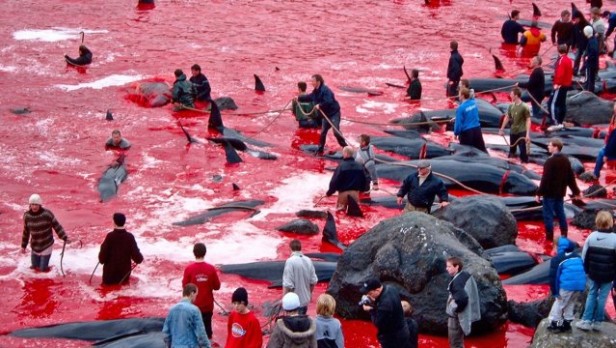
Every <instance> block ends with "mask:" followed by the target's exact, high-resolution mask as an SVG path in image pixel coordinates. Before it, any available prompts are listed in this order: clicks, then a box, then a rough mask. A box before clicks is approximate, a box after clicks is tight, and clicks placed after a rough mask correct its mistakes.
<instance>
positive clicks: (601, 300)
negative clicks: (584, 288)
mask: <svg viewBox="0 0 616 348" xmlns="http://www.w3.org/2000/svg"><path fill="white" fill-rule="evenodd" d="M588 284H589V285H590V289H589V290H588V297H586V305H585V306H584V314H582V320H587V321H591V322H595V323H600V322H602V321H603V320H604V319H605V301H607V295H609V293H610V290H611V289H612V282H607V283H599V282H596V281H594V280H592V279H588Z"/></svg>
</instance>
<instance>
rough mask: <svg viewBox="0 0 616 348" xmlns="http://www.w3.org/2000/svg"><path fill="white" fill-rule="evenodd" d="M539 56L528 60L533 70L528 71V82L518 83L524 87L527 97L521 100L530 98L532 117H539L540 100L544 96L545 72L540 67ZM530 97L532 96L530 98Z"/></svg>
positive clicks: (540, 113)
mask: <svg viewBox="0 0 616 348" xmlns="http://www.w3.org/2000/svg"><path fill="white" fill-rule="evenodd" d="M541 63H542V60H541V57H540V56H534V57H533V59H532V60H531V62H530V67H531V68H532V69H533V71H532V72H531V73H530V76H529V78H528V82H521V83H518V84H517V85H518V87H520V88H526V90H527V91H528V95H529V98H528V99H526V98H524V97H523V98H522V101H525V102H528V101H529V100H530V102H531V105H532V111H533V117H535V118H539V117H540V116H541V115H542V114H543V112H542V111H541V102H542V101H543V98H544V97H545V74H544V73H543V68H542V67H541ZM530 97H532V98H530Z"/></svg>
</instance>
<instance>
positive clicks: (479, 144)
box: [458, 127, 488, 152]
mask: <svg viewBox="0 0 616 348" xmlns="http://www.w3.org/2000/svg"><path fill="white" fill-rule="evenodd" d="M458 138H459V139H460V144H462V145H469V146H473V147H476V148H477V149H479V150H481V151H483V152H488V150H486V144H485V143H484V142H483V134H481V127H475V128H471V129H467V130H465V131H463V132H462V133H460V135H459V136H458Z"/></svg>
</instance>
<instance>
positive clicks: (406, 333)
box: [21, 7, 616, 348]
mask: <svg viewBox="0 0 616 348" xmlns="http://www.w3.org/2000/svg"><path fill="white" fill-rule="evenodd" d="M590 13H591V20H590V21H587V20H586V19H585V18H584V16H583V14H581V13H579V12H574V13H573V14H572V13H570V12H569V11H568V10H564V11H563V12H562V13H561V18H560V19H559V20H557V21H556V22H555V23H554V25H553V27H552V31H551V35H550V38H551V42H552V44H553V45H557V47H558V53H559V57H558V58H557V60H556V63H555V69H554V78H553V93H552V95H551V96H550V98H549V101H548V104H549V110H545V109H543V108H542V106H541V102H542V100H543V98H544V86H545V77H544V72H543V69H542V58H541V56H540V55H538V53H539V50H540V47H541V44H542V42H545V41H547V36H546V35H545V34H543V33H542V32H541V30H540V28H539V26H538V24H537V23H536V22H533V23H532V24H531V26H530V28H529V29H525V28H524V27H523V26H522V25H520V24H519V23H518V22H517V21H518V20H519V14H520V13H519V11H517V10H514V11H512V12H511V16H510V19H508V20H507V21H506V22H505V23H504V24H503V26H502V30H501V34H502V37H503V40H504V42H505V43H507V44H515V45H517V44H519V45H521V46H523V47H524V49H525V50H529V51H532V52H533V54H534V57H533V58H532V60H531V68H532V69H533V70H532V73H531V75H530V78H529V80H528V82H526V83H519V84H518V87H515V88H513V90H512V92H511V99H512V104H511V105H510V106H509V108H508V110H507V112H506V114H505V117H504V121H503V123H502V127H501V129H500V132H499V133H500V134H501V135H502V134H504V128H505V127H506V125H507V124H508V123H509V122H510V121H511V131H510V138H509V140H510V143H511V145H512V147H511V148H510V153H509V157H514V156H516V153H517V149H519V152H520V160H521V162H522V163H528V152H527V144H528V143H530V119H531V114H532V116H533V117H540V115H542V114H544V113H547V114H548V115H549V116H550V118H551V120H552V122H553V123H554V124H555V125H562V124H563V122H564V117H565V115H566V94H567V92H568V91H569V90H570V89H571V87H572V83H573V82H572V81H573V77H574V76H576V75H578V74H579V64H580V62H581V61H582V60H583V62H584V65H583V68H582V71H584V73H585V76H586V80H585V85H584V87H585V89H586V90H588V91H590V92H594V85H595V79H596V76H597V72H598V66H599V55H600V54H602V53H603V52H604V51H605V40H607V38H608V37H609V36H610V35H611V34H612V32H613V31H614V29H615V28H616V13H611V12H609V11H603V12H601V9H600V8H598V7H593V8H591V10H590ZM602 18H605V19H607V21H608V24H609V26H608V28H607V30H606V28H605V24H604V23H603V19H602ZM614 41H615V45H616V37H615V38H614ZM449 47H450V50H451V54H450V58H449V62H448V67H447V80H448V82H447V87H446V94H447V96H451V97H455V96H457V97H458V99H459V106H458V108H457V110H456V118H455V120H454V127H453V133H454V135H455V136H456V137H457V138H458V139H459V141H460V143H461V144H463V145H469V146H473V147H475V148H477V149H479V150H481V151H484V152H487V150H486V147H485V143H484V140H483V135H482V132H481V126H480V122H479V113H478V108H477V104H476V102H475V97H474V93H473V91H472V89H471V88H470V87H471V86H469V84H468V80H464V79H462V76H463V75H464V73H463V64H464V59H463V57H462V55H461V54H460V52H459V51H458V43H457V42H456V41H451V42H450V45H449ZM570 49H575V50H576V57H575V59H574V60H571V59H570V58H569V57H568V53H569V50H570ZM66 58H67V60H69V59H71V60H72V61H76V62H77V63H79V65H82V64H89V63H90V62H91V59H92V53H91V52H90V51H89V50H88V49H87V48H86V47H85V46H83V45H82V46H80V57H79V58H77V59H72V58H70V57H68V56H67V57H66ZM77 63H75V64H77ZM174 74H175V77H176V81H175V82H174V84H173V88H172V91H171V97H172V100H173V102H174V103H176V105H178V106H180V107H181V108H194V101H195V100H197V101H204V102H211V87H210V84H209V81H208V79H207V77H205V75H204V74H203V73H202V72H201V67H200V66H199V65H197V64H195V65H193V66H192V67H191V74H192V76H191V77H190V79H187V77H186V75H185V74H184V72H183V71H182V70H181V69H177V70H175V72H174ZM409 78H410V81H409V82H410V84H409V88H408V90H407V95H408V97H409V98H410V99H411V100H419V99H421V94H422V86H421V82H420V81H419V71H418V70H416V69H413V70H412V71H411V75H410V76H409ZM311 83H312V87H313V90H312V92H310V93H307V84H306V83H305V82H299V83H298V84H297V87H298V95H297V97H296V98H294V99H293V105H292V111H293V114H294V116H295V118H296V120H297V122H298V124H299V127H300V128H321V134H320V138H319V144H318V148H317V150H316V152H317V154H323V152H324V149H325V142H326V138H327V134H328V132H329V130H330V129H332V128H333V132H334V136H335V138H336V140H337V142H338V144H339V145H340V146H341V147H342V148H343V149H342V156H343V160H342V162H341V164H340V165H339V166H338V167H337V168H336V170H335V172H334V174H333V176H332V178H331V181H330V184H329V189H328V190H327V193H326V194H327V196H331V195H333V194H334V193H335V192H338V201H337V204H336V209H337V210H343V209H346V208H347V206H348V204H349V200H350V199H353V200H355V201H357V202H359V194H360V193H361V192H368V191H370V190H378V189H379V181H378V175H377V172H376V170H375V154H374V149H373V146H372V145H371V144H370V137H369V136H368V135H366V134H362V135H360V137H359V138H358V143H359V148H358V149H354V148H353V147H351V146H348V144H347V141H346V139H345V138H344V136H343V135H342V133H341V131H340V119H341V110H340V105H339V103H338V102H337V101H336V98H335V95H334V93H333V92H332V91H331V89H330V88H329V87H328V86H326V85H325V81H324V79H323V77H322V76H321V75H319V74H315V75H313V76H312V78H311ZM520 88H525V89H527V90H528V98H530V99H527V100H525V99H524V98H523V94H522V90H521V89H520ZM525 101H530V102H531V105H532V112H531V108H529V107H528V106H527V105H526V104H525ZM615 114H616V106H615ZM614 124H616V121H614V119H613V120H612V123H611V127H610V132H609V134H608V136H607V137H606V146H605V147H604V148H603V149H601V151H600V152H599V156H598V157H597V163H596V166H595V169H594V172H593V174H594V176H595V178H598V177H599V175H600V170H601V168H602V166H603V164H604V162H605V161H606V160H613V159H616V135H615V132H613V128H614ZM130 147H131V144H130V142H128V140H126V139H124V138H123V137H122V134H121V133H120V131H119V130H114V131H113V132H112V136H111V138H110V139H109V140H108V141H107V142H106V143H105V148H106V149H108V150H119V151H125V150H128V149H129V148H130ZM562 148H563V143H562V142H561V141H560V140H559V139H557V138H553V139H551V140H550V142H549V144H548V151H549V152H550V154H551V156H550V158H549V159H548V160H547V161H546V162H545V165H544V172H543V176H542V178H541V182H540V185H539V189H538V191H537V196H536V199H537V201H541V198H542V203H543V217H544V224H545V234H546V240H549V241H551V240H553V239H554V226H553V219H554V216H556V217H557V221H558V223H559V227H560V235H561V236H560V239H559V240H558V252H557V254H556V256H555V257H554V258H553V259H552V260H551V262H550V288H551V292H552V296H554V297H555V301H554V304H553V306H552V309H551V311H550V315H549V319H550V325H549V327H548V330H550V331H552V332H567V331H570V330H571V323H572V321H573V320H574V313H573V310H574V307H573V303H574V302H575V299H576V297H579V296H580V295H581V294H582V292H583V291H584V290H585V289H586V287H587V281H588V284H589V293H588V296H587V298H586V303H585V308H584V312H583V315H582V320H581V321H579V322H578V323H577V324H576V325H575V326H576V327H577V328H579V329H581V330H586V331H588V330H600V327H601V322H603V321H604V308H605V302H606V299H607V296H608V294H609V292H610V290H611V291H612V295H613V296H616V257H615V255H616V234H614V233H612V228H613V216H612V214H611V213H610V212H607V211H601V212H599V213H598V215H597V218H596V226H597V231H595V232H593V233H592V234H590V236H588V238H587V239H586V241H585V243H584V246H583V250H582V252H581V255H580V254H579V253H578V252H576V248H577V247H578V246H577V245H576V244H575V243H574V242H572V241H571V240H570V239H568V238H567V235H568V233H567V231H568V227H567V221H566V217H565V213H564V207H563V204H564V196H565V192H566V189H567V187H569V188H570V189H571V191H572V193H573V196H574V198H579V196H580V190H579V188H578V187H577V183H576V180H575V176H574V173H573V171H572V169H571V164H570V162H569V160H568V159H567V157H566V156H564V155H562V153H561V152H562ZM396 196H397V201H398V204H400V205H401V204H402V203H403V200H404V198H405V197H406V198H407V203H406V205H405V208H404V210H405V211H406V212H411V211H417V212H422V213H427V214H430V213H431V209H432V206H433V204H434V200H435V197H438V198H439V205H440V206H441V207H444V206H446V205H447V204H448V200H449V197H448V193H447V190H446V188H445V185H444V183H443V181H442V180H441V179H440V178H438V177H437V176H436V175H434V174H433V173H432V171H431V165H430V162H429V161H427V160H422V161H420V162H418V164H417V172H416V173H413V174H411V175H409V176H408V177H407V178H406V179H405V180H404V181H403V183H402V185H401V187H400V189H399V191H398V193H397V194H396ZM28 204H29V209H28V211H26V212H25V213H24V216H23V220H24V228H23V233H22V242H21V250H22V252H23V253H25V252H26V247H27V246H28V244H29V245H30V248H31V268H32V269H36V270H39V271H42V272H47V271H49V260H50V258H51V254H52V250H53V244H54V237H53V233H52V231H55V233H56V234H57V236H58V237H59V238H60V239H61V240H63V241H64V242H65V243H70V240H69V238H68V236H67V234H66V233H65V231H64V229H63V228H62V226H61V225H60V223H59V222H58V221H57V219H56V218H55V216H54V214H53V213H52V212H51V211H50V210H49V209H47V208H44V207H43V201H42V198H41V197H40V195H38V194H32V195H31V196H30V198H29V200H28ZM112 220H113V231H111V232H109V233H108V234H107V235H106V237H105V239H104V241H103V243H102V245H101V247H100V252H99V255H98V260H99V263H100V264H102V265H103V277H102V283H103V284H105V285H113V284H126V283H127V282H128V281H129V279H130V275H131V271H132V270H133V268H134V266H133V262H134V264H135V265H136V264H140V263H142V262H143V261H144V257H143V255H142V254H141V252H140V250H139V247H138V245H137V242H136V240H135V237H134V236H133V235H132V234H131V233H130V232H128V231H127V230H126V228H125V224H126V220H127V219H126V216H125V215H124V214H122V213H115V214H113V217H112ZM289 247H290V251H291V255H290V257H289V258H288V259H287V260H286V262H285V266H284V271H283V278H282V286H283V292H282V299H281V302H280V304H281V308H282V311H283V315H282V316H281V317H280V318H278V319H277V320H276V322H275V326H274V329H273V331H272V333H271V336H270V338H269V342H268V344H267V347H280V348H282V347H289V346H291V345H292V346H293V347H325V348H329V347H338V348H341V347H344V336H343V334H342V327H341V324H340V321H339V320H338V319H336V318H334V317H333V315H334V313H335V308H336V301H335V299H334V298H333V297H332V296H331V295H329V294H322V295H320V296H319V297H318V299H317V301H316V317H315V318H311V317H310V316H308V315H307V312H308V306H309V304H310V303H311V302H312V294H313V291H314V286H315V285H316V283H317V281H318V279H317V275H316V272H315V268H314V265H313V263H312V261H311V259H310V258H309V257H307V256H305V255H304V254H303V253H302V246H301V242H300V241H299V240H296V239H294V240H292V241H291V242H290V245H289ZM206 253H207V248H206V246H205V244H203V243H196V244H195V245H194V247H193V254H194V257H195V262H193V263H191V264H190V265H188V266H187V267H186V268H185V270H184V274H183V278H182V288H183V291H182V296H183V297H182V300H181V301H180V302H179V303H177V304H176V305H174V306H173V307H172V308H171V309H170V310H169V313H168V315H167V318H166V320H165V323H164V328H163V334H164V337H165V342H167V344H168V345H169V346H171V347H176V346H177V347H180V346H186V347H212V338H213V330H212V316H213V313H214V303H215V299H214V291H217V290H219V289H220V288H221V282H220V279H219V277H218V274H217V270H216V268H215V267H214V266H213V265H211V264H209V263H207V262H206V261H205V256H206ZM446 270H447V272H448V273H449V275H450V276H451V277H452V280H451V282H450V283H449V284H448V288H447V289H448V291H449V297H448V299H447V303H446V306H445V312H446V314H447V316H448V325H447V326H448V334H449V344H450V347H463V346H464V343H463V342H464V336H466V335H468V334H470V331H471V324H472V323H473V322H474V321H477V320H479V319H480V311H479V295H478V291H477V285H476V284H475V281H474V279H473V277H472V275H471V274H470V273H468V272H466V271H463V262H462V260H461V259H460V258H458V257H450V258H448V259H447V260H446ZM360 292H361V293H362V294H363V295H364V297H363V298H362V300H361V301H360V305H361V307H362V309H363V310H365V311H367V312H369V313H370V317H371V320H372V322H373V323H374V325H375V326H376V328H377V339H378V341H379V343H380V344H381V346H382V347H384V348H389V347H391V348H394V347H395V348H406V347H409V348H410V347H417V333H418V326H417V322H416V321H415V320H414V319H413V318H412V317H411V313H412V306H411V304H410V302H409V301H407V300H405V299H402V298H401V297H400V294H399V292H398V290H397V289H396V288H395V287H393V286H390V285H387V284H383V283H381V281H380V280H379V279H377V278H370V279H367V280H366V281H365V282H363V284H362V285H361V287H360ZM231 304H232V306H233V311H232V312H231V313H230V315H229V318H228V325H227V338H226V344H225V347H227V348H236V347H237V348H239V347H246V348H253V347H254V348H257V347H261V346H262V345H263V338H262V332H261V325H260V323H259V321H258V319H257V318H256V316H255V315H254V313H253V312H251V311H250V309H249V308H250V307H249V302H248V291H247V290H246V289H245V288H243V287H240V288H237V289H236V290H235V291H234V292H233V294H232V296H231Z"/></svg>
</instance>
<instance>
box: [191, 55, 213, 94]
mask: <svg viewBox="0 0 616 348" xmlns="http://www.w3.org/2000/svg"><path fill="white" fill-rule="evenodd" d="M190 72H191V74H192V76H191V77H190V80H189V81H190V83H192V89H193V90H192V92H193V97H194V98H195V100H199V101H211V100H212V97H211V96H210V92H211V91H212V88H211V87H210V82H209V81H208V80H207V77H205V75H203V73H202V72H201V67H200V66H199V64H195V65H193V66H192V67H191V68H190Z"/></svg>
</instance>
